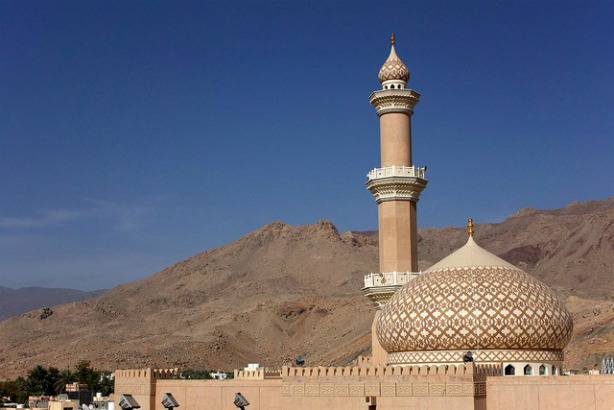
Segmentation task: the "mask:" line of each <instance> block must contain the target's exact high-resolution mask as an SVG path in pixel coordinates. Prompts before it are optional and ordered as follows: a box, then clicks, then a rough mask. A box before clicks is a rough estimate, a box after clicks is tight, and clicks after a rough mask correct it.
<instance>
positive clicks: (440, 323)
mask: <svg viewBox="0 0 614 410" xmlns="http://www.w3.org/2000/svg"><path fill="white" fill-rule="evenodd" d="M572 327H573V324H572V320H571V316H570V314H569V313H568V312H567V310H566V309H565V307H564V306H563V305H562V304H561V303H560V302H559V301H558V299H557V298H556V296H555V295H554V293H553V292H552V291H551V290H550V289H549V288H548V287H547V286H546V285H544V284H543V283H541V282H539V281H538V280H537V279H535V278H533V277H531V276H529V275H528V274H526V273H524V272H523V271H521V270H519V269H517V268H513V267H508V266H494V267H479V266H478V267H459V268H444V269H441V270H438V271H433V272H427V273H425V274H424V275H422V276H421V277H419V278H417V279H414V280H413V281H411V282H409V283H408V284H407V285H405V286H404V287H403V288H401V289H400V290H399V291H398V292H397V293H396V294H395V295H394V296H393V297H392V299H391V300H390V302H389V303H388V304H387V305H386V306H385V307H384V309H383V310H382V314H381V315H380V316H379V319H378V322H377V325H376V332H377V336H378V339H379V341H380V343H381V344H382V346H383V347H384V349H386V351H388V352H407V351H435V350H463V349H496V350H506V349H534V350H535V349H537V350H560V349H563V348H564V347H565V346H566V345H567V343H568V342H569V339H570V337H571V330H572Z"/></svg>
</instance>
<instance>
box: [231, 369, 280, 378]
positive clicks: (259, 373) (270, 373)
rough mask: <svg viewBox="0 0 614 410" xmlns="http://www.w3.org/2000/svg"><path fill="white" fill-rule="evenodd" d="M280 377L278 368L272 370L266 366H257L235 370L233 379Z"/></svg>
mask: <svg viewBox="0 0 614 410" xmlns="http://www.w3.org/2000/svg"><path fill="white" fill-rule="evenodd" d="M279 378H281V371H280V370H272V369H268V368H258V369H253V370H236V369H235V371H234V379H235V380H264V379H279Z"/></svg>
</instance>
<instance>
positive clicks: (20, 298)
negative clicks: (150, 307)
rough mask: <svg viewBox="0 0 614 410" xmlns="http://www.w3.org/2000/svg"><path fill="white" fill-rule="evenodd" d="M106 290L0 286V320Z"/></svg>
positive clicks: (92, 295)
mask: <svg viewBox="0 0 614 410" xmlns="http://www.w3.org/2000/svg"><path fill="white" fill-rule="evenodd" d="M105 291H106V289H98V290H91V291H88V290H80V289H71V288H55V287H43V286H24V287H19V288H10V287H6V286H0V320H4V319H8V318H9V317H12V316H15V315H19V314H21V313H25V312H28V311H30V310H33V309H38V308H42V307H51V306H56V305H61V304H64V303H69V302H74V301H78V300H83V299H87V298H91V297H95V296H98V295H100V294H101V293H103V292H105Z"/></svg>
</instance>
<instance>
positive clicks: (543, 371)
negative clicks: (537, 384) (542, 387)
mask: <svg viewBox="0 0 614 410" xmlns="http://www.w3.org/2000/svg"><path fill="white" fill-rule="evenodd" d="M539 375H540V376H545V375H546V366H544V365H543V364H542V365H541V366H539Z"/></svg>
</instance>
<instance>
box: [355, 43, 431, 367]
mask: <svg viewBox="0 0 614 410" xmlns="http://www.w3.org/2000/svg"><path fill="white" fill-rule="evenodd" d="M394 45H395V39H394V34H393V35H392V36H391V37H390V55H389V56H388V59H386V61H385V62H384V65H383V66H382V68H381V69H380V71H379V75H378V78H379V81H380V83H381V84H382V89H381V90H378V91H374V92H373V93H372V94H371V96H370V97H369V102H370V103H371V105H373V107H375V112H376V113H377V115H378V117H379V121H380V152H381V168H375V169H373V170H372V171H371V172H369V174H368V175H367V189H368V190H369V191H370V192H371V193H372V194H373V197H374V198H375V202H376V203H377V213H378V224H379V270H380V271H379V272H378V273H371V274H368V275H366V276H365V287H364V288H363V292H364V294H365V295H366V296H367V297H368V298H369V299H371V300H372V301H373V302H374V303H375V305H376V306H377V307H378V309H379V308H381V307H382V306H383V305H384V304H385V303H386V302H387V301H388V299H390V297H391V296H392V295H393V294H394V292H396V290H397V289H399V288H400V287H401V286H402V285H404V284H405V283H407V282H408V281H409V280H411V279H413V278H414V277H416V276H417V275H419V274H420V273H419V272H418V255H417V254H418V232H417V228H416V204H417V202H418V199H419V198H420V193H421V192H422V190H423V189H424V188H425V187H426V183H427V181H426V179H425V171H426V168H417V167H415V166H414V164H413V162H412V149H411V148H412V147H411V117H412V114H413V112H414V107H415V106H416V104H417V103H418V100H419V99H420V94H419V93H417V92H416V91H413V90H410V89H408V88H407V82H408V81H409V70H408V69H407V66H406V65H405V64H404V63H403V62H402V61H401V59H400V58H399V57H398V56H397V53H396V50H395V47H394ZM378 313H379V312H378ZM376 343H377V339H376V338H374V345H373V358H374V359H376V356H377V354H376V350H377V347H376V346H375V344H376Z"/></svg>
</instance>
